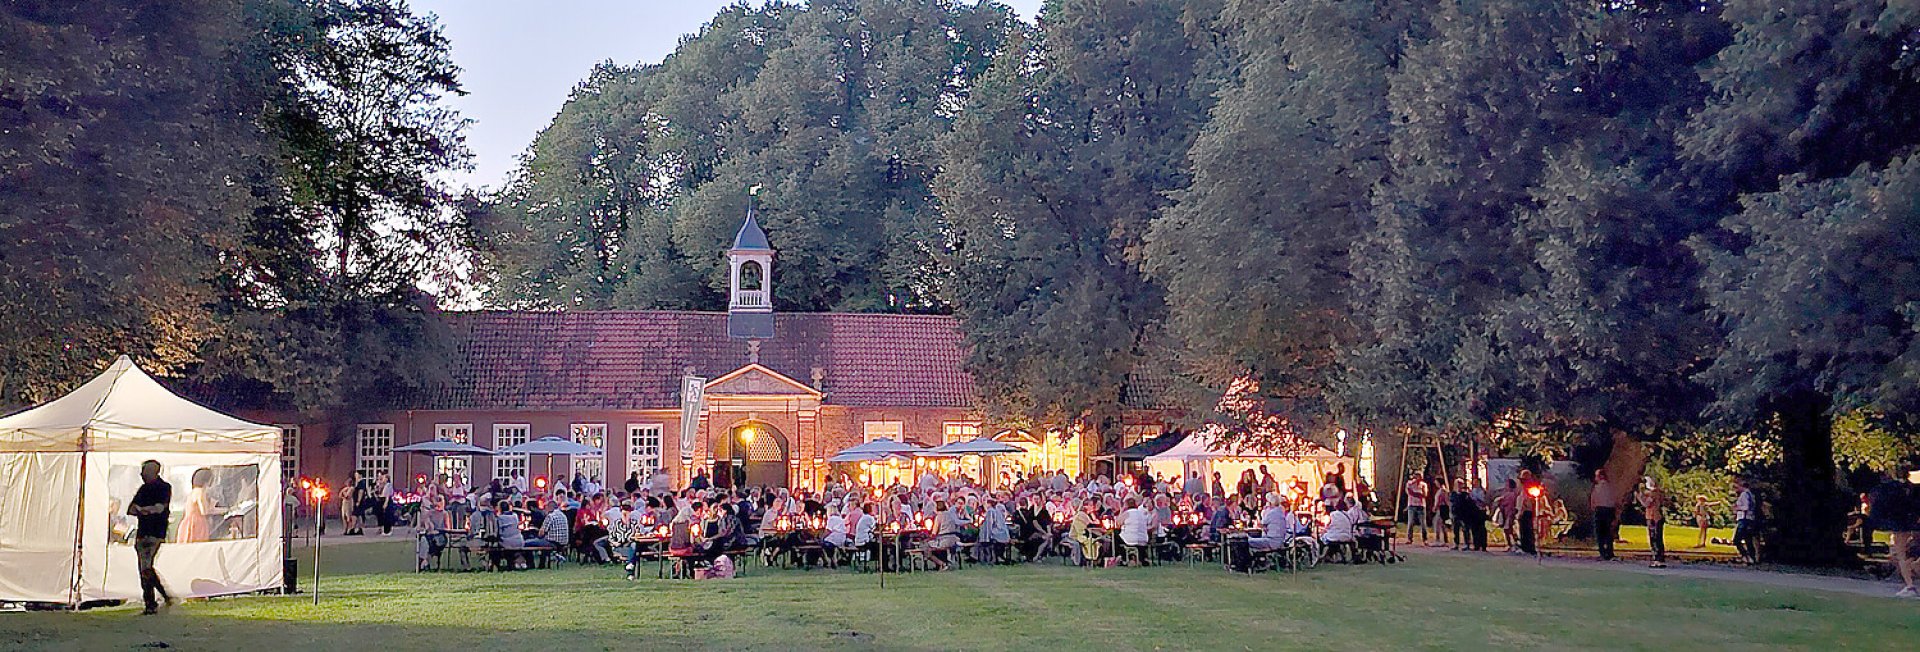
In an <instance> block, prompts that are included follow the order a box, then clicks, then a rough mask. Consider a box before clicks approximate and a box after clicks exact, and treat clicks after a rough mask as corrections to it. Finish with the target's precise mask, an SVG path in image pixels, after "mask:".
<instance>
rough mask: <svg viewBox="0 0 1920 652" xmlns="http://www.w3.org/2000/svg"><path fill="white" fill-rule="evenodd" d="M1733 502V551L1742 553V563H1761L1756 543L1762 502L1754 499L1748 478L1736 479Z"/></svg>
mask: <svg viewBox="0 0 1920 652" xmlns="http://www.w3.org/2000/svg"><path fill="white" fill-rule="evenodd" d="M1733 487H1734V491H1735V492H1736V497H1735V498H1734V500H1733V549H1734V550H1735V551H1738V552H1739V553H1740V561H1741V562H1742V563H1745V564H1747V565H1749V566H1751V565H1754V564H1758V563H1760V550H1759V548H1758V547H1757V546H1756V545H1755V543H1754V535H1755V534H1756V528H1758V527H1759V525H1760V501H1759V500H1758V499H1756V498H1754V495H1753V488H1752V487H1749V486H1747V480H1746V478H1734V480H1733Z"/></svg>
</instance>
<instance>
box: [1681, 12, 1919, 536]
mask: <svg viewBox="0 0 1920 652" xmlns="http://www.w3.org/2000/svg"><path fill="white" fill-rule="evenodd" d="M1725 15H1726V17H1727V19H1728V21H1729V22H1730V23H1731V24H1732V26H1733V28H1734V40H1733V42H1732V44H1731V45H1729V46H1728V47H1727V48H1725V49H1724V50H1722V51H1721V52H1720V54H1719V55H1718V56H1717V57H1716V58H1715V59H1714V61H1713V63H1712V65H1710V66H1708V67H1706V68H1705V69H1704V71H1703V73H1702V76H1703V78H1704V79H1705V80H1707V81H1708V82H1709V83H1711V84H1712V85H1713V88H1714V90H1715V94H1714V98H1713V100H1712V101H1711V102H1709V103H1708V104H1707V105H1706V106H1705V107H1704V108H1703V109H1702V110H1701V111H1699V113H1698V114H1697V115H1695V116H1694V119H1693V121H1692V123H1691V124H1689V125H1688V128H1687V132H1686V136H1685V137H1684V138H1683V140H1682V143H1683V145H1684V146H1685V148H1686V152H1687V154H1689V155H1690V156H1692V157H1693V158H1694V160H1696V161H1697V162H1698V163H1699V169H1700V170H1701V174H1702V175H1703V176H1704V177H1705V178H1706V179H1707V180H1708V181H1710V182H1719V183H1724V184H1726V185H1728V186H1730V187H1733V188H1736V189H1738V190H1740V191H1742V192H1744V193H1746V194H1745V195H1743V196H1742V197H1741V198H1740V204H1739V206H1738V207H1737V208H1736V209H1735V210H1734V211H1733V214H1732V215H1731V216H1730V217H1728V218H1727V219H1726V220H1725V222H1724V223H1723V224H1724V226H1725V227H1726V231H1725V232H1724V233H1719V234H1709V235H1707V236H1703V237H1702V238H1700V239H1699V240H1698V242H1699V247H1700V250H1701V253H1702V256H1703V257H1704V258H1705V259H1706V260H1708V261H1709V263H1710V270H1711V271H1710V274H1709V275H1708V278H1707V283H1706V288H1707V291H1708V298H1709V300H1710V301H1711V302H1712V305H1713V308H1714V310H1715V311H1716V313H1717V314H1718V315H1719V316H1720V318H1721V319H1722V321H1723V322H1724V325H1725V327H1726V329H1727V335H1726V341H1725V345H1724V347H1723V349H1722V350H1721V351H1720V352H1719V355H1718V358H1717V359H1716V360H1715V362H1714V364H1713V367H1712V368H1711V369H1710V370H1709V371H1708V372H1707V373H1706V375H1705V376H1704V378H1705V380H1706V381H1707V382H1708V383H1710V384H1711V385H1712V386H1713V388H1714V389H1715V390H1716V395H1717V397H1718V402H1717V403H1716V405H1715V413H1716V414H1717V415H1718V416H1720V417H1721V418H1722V419H1723V420H1724V421H1725V422H1727V423H1729V424H1732V425H1737V426H1743V427H1749V428H1759V429H1762V430H1764V431H1766V432H1769V433H1772V434H1773V435H1774V436H1776V437H1777V438H1778V441H1779V444H1780V450H1781V453H1782V455H1781V460H1780V464H1781V468H1780V471H1779V472H1778V473H1776V474H1774V476H1775V477H1774V479H1775V480H1776V481H1777V487H1776V490H1777V494H1778V495H1777V498H1776V500H1775V501H1774V509H1773V511H1774V513H1773V514H1771V515H1770V517H1771V522H1772V523H1775V524H1779V525H1780V527H1777V528H1774V529H1773V530H1772V534H1771V536H1769V537H1767V538H1766V539H1765V541H1766V542H1767V545H1768V548H1769V556H1771V557H1773V558H1776V559H1780V560H1783V561H1791V562H1808V563H1829V562H1833V561H1836V560H1839V559H1843V558H1845V557H1846V556H1847V555H1848V554H1849V553H1847V552H1846V551H1845V550H1844V548H1843V546H1842V543H1841V539H1840V532H1841V529H1842V528H1843V527H1844V525H1845V522H1844V520H1843V517H1844V514H1845V512H1846V510H1845V507H1844V505H1845V504H1846V501H1845V498H1844V496H1843V495H1842V494H1841V492H1840V490H1839V488H1838V477H1837V472H1836V469H1835V464H1834V449H1833V432H1832V422H1833V418H1834V417H1835V416H1836V415H1837V414H1840V413H1842V412H1844V411H1845V410H1847V409H1851V408H1857V407H1863V406H1864V407H1874V408H1883V409H1898V410H1904V409H1905V408H1908V407H1909V406H1911V405H1912V403H1911V402H1910V401H1911V400H1912V398H1913V396H1914V389H1915V383H1914V380H1913V379H1914V378H1915V376H1914V374H1913V366H1912V363H1913V359H1914V356H1915V355H1916V354H1915V353H1914V352H1913V342H1914V340H1913V333H1914V329H1915V325H1916V321H1915V318H1914V313H1913V306H1914V305H1915V301H1916V299H1920V296H1916V295H1915V294H1914V292H1913V290H1912V288H1913V287H1914V286H1913V281H1914V279H1913V278H1912V267H1913V263H1914V262H1915V261H1914V260H1913V255H1912V253H1913V251H1914V248H1913V245H1914V243H1913V242H1912V234H1913V233H1914V226H1915V221H1914V220H1915V219H1916V213H1915V205H1914V203H1913V201H1914V196H1915V195H1914V192H1915V189H1916V185H1915V183H1916V177H1915V166H1914V162H1913V160H1912V157H1913V156H1914V155H1915V153H1916V151H1920V149H1916V146H1920V108H1917V107H1920V56H1916V55H1915V54H1914V44H1915V40H1916V37H1915V35H1916V34H1920V12H1916V11H1914V10H1913V9H1912V7H1911V6H1910V5H1909V4H1903V3H1897V2H1895V3H1889V2H1880V1H1877V0H1844V1H1840V2H1835V1H1832V0H1825V1H1817V0H1801V1H1794V2H1755V1H1736V2H1729V3H1728V5H1727V8H1726V10H1725Z"/></svg>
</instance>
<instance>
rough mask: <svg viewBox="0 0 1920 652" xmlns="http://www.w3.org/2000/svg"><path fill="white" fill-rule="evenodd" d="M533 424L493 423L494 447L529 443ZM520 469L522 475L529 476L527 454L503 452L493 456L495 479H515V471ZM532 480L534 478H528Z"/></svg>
mask: <svg viewBox="0 0 1920 652" xmlns="http://www.w3.org/2000/svg"><path fill="white" fill-rule="evenodd" d="M532 433H533V425H532V424H526V423H496V424H493V448H494V450H499V449H502V448H506V447H508V446H518V445H520V444H524V443H527V441H529V440H530V439H531V438H532V436H533V435H532ZM514 471H519V472H520V477H522V478H526V477H527V456H526V455H513V454H502V455H494V456H493V479H495V480H499V481H500V482H502V483H505V482H507V481H509V480H512V479H513V472H514ZM527 481H528V482H532V481H533V480H532V479H530V478H529V479H528V480H527Z"/></svg>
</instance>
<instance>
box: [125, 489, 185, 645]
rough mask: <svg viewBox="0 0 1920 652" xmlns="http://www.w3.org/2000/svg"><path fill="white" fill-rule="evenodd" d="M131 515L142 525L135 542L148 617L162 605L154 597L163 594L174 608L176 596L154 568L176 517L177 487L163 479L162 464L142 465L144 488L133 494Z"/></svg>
mask: <svg viewBox="0 0 1920 652" xmlns="http://www.w3.org/2000/svg"><path fill="white" fill-rule="evenodd" d="M127 515H128V516H132V517H134V519H135V520H136V521H138V522H139V525H138V528H137V529H136V530H135V534H134V539H133V553H134V555H135V557H136V558H137V559H138V560H139V568H140V598H141V599H142V600H144V601H145V602H146V603H147V608H146V609H145V610H144V611H141V612H140V613H141V614H144V615H153V614H154V613H155V612H156V610H157V609H158V608H159V606H160V603H158V602H155V601H154V599H153V594H155V593H158V594H160V599H162V600H165V601H166V603H167V606H173V602H174V600H173V594H171V593H168V592H167V587H166V585H164V584H161V583H160V573H159V572H158V571H155V570H154V568H153V560H154V558H155V557H158V556H160V544H161V543H162V542H165V541H166V540H167V522H168V521H169V520H171V519H172V517H173V485H171V484H168V483H167V481H166V480H162V479H160V463H159V462H156V461H154V460H147V461H145V462H141V463H140V489H139V490H138V491H135V492H134V493H133V501H132V502H131V503H129V504H128V505H127Z"/></svg>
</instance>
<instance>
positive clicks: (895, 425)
mask: <svg viewBox="0 0 1920 652" xmlns="http://www.w3.org/2000/svg"><path fill="white" fill-rule="evenodd" d="M865 425H866V435H867V441H873V440H875V439H879V438H881V437H885V438H887V439H891V440H894V441H901V440H902V439H901V438H902V437H904V436H905V435H906V424H904V423H902V422H900V421H868V422H866V424H865Z"/></svg>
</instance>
